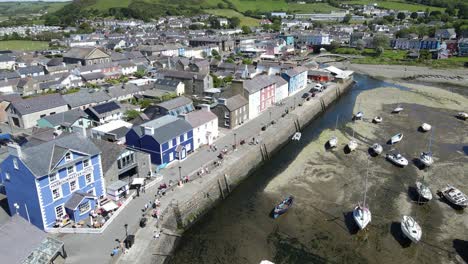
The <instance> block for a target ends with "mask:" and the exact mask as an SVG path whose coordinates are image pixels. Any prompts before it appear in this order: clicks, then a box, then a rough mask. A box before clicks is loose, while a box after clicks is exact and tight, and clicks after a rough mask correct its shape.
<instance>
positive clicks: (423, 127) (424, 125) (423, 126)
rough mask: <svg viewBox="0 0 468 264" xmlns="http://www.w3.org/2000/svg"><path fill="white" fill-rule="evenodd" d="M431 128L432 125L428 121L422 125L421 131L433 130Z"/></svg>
mask: <svg viewBox="0 0 468 264" xmlns="http://www.w3.org/2000/svg"><path fill="white" fill-rule="evenodd" d="M431 128H432V126H431V125H429V124H428V123H423V124H422V125H421V131H423V132H427V131H429V130H431Z"/></svg>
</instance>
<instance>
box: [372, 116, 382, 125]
mask: <svg viewBox="0 0 468 264" xmlns="http://www.w3.org/2000/svg"><path fill="white" fill-rule="evenodd" d="M382 120H383V119H382V117H381V116H376V117H374V119H372V122H374V123H375V124H379V123H382Z"/></svg>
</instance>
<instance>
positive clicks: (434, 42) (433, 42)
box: [419, 38, 440, 50]
mask: <svg viewBox="0 0 468 264" xmlns="http://www.w3.org/2000/svg"><path fill="white" fill-rule="evenodd" d="M419 48H420V49H425V50H437V49H439V48H440V40H438V39H435V38H428V39H423V40H421V43H420V46H419Z"/></svg>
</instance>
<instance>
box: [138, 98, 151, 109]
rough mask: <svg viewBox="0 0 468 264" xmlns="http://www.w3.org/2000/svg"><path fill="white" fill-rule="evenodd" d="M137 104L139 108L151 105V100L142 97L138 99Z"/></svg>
mask: <svg viewBox="0 0 468 264" xmlns="http://www.w3.org/2000/svg"><path fill="white" fill-rule="evenodd" d="M138 105H140V107H141V108H147V107H148V106H150V105H151V100H150V99H142V100H140V101H138Z"/></svg>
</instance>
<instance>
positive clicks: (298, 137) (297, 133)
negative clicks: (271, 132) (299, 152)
mask: <svg viewBox="0 0 468 264" xmlns="http://www.w3.org/2000/svg"><path fill="white" fill-rule="evenodd" d="M301 136H302V134H301V132H296V133H294V135H293V137H292V140H296V141H299V140H301Z"/></svg>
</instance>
